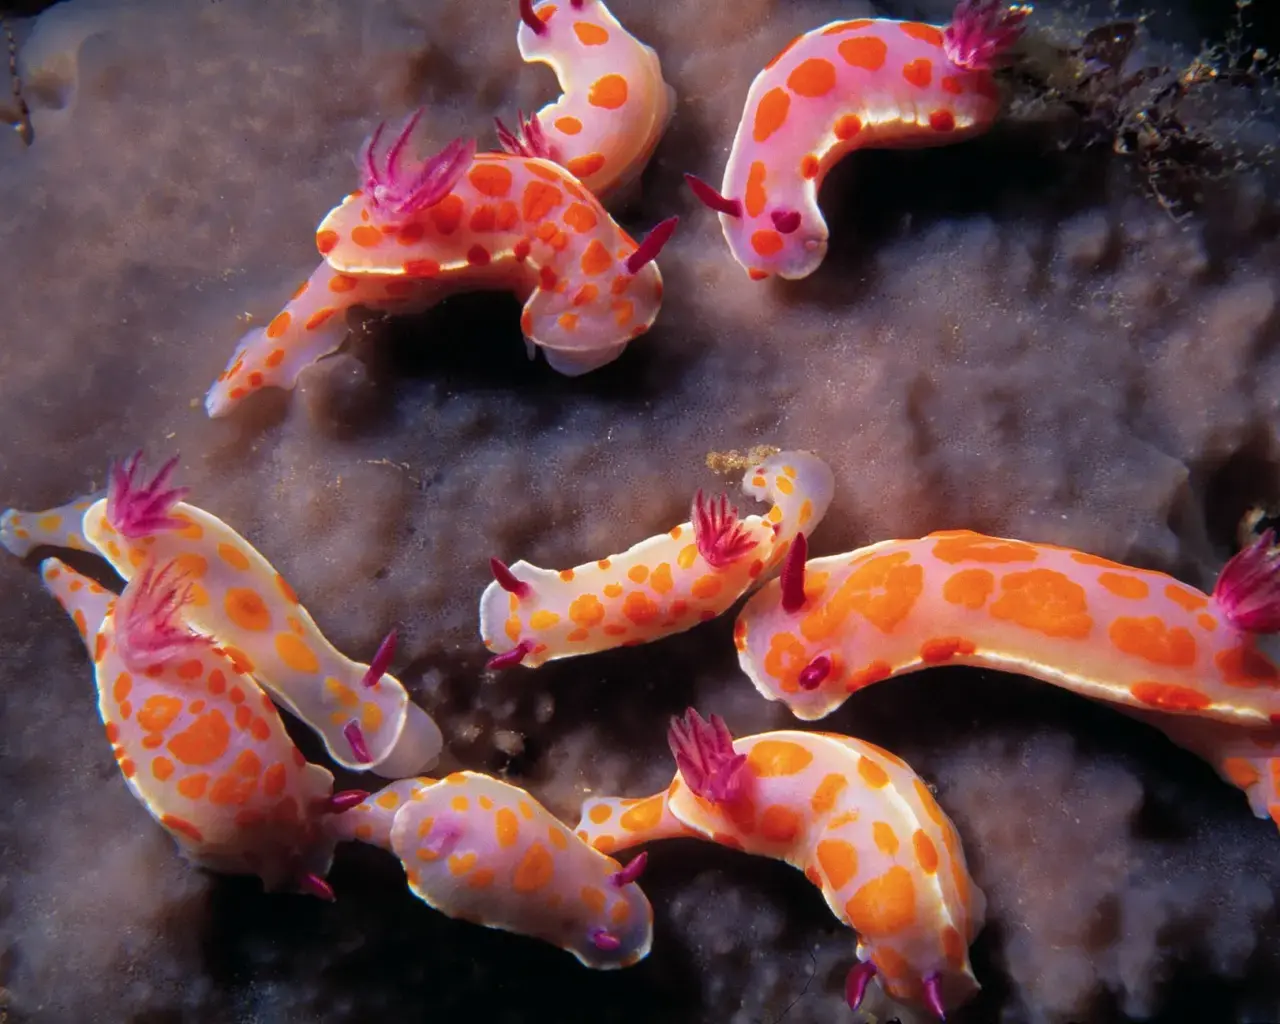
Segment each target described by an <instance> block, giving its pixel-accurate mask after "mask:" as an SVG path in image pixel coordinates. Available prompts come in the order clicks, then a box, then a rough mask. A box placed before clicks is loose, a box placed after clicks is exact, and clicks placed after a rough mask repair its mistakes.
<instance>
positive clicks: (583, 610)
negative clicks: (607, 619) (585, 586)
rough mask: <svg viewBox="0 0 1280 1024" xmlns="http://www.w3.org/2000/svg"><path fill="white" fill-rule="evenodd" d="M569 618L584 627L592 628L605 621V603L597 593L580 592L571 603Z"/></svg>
mask: <svg viewBox="0 0 1280 1024" xmlns="http://www.w3.org/2000/svg"><path fill="white" fill-rule="evenodd" d="M569 618H571V619H572V620H573V621H574V622H575V623H577V624H578V625H579V626H581V627H582V628H583V629H590V628H591V627H592V626H598V625H599V624H600V623H601V622H602V621H603V619H604V605H603V604H601V603H600V599H599V598H598V597H596V595H595V594H579V595H578V596H577V597H575V598H574V599H573V601H572V602H571V603H570V605H569Z"/></svg>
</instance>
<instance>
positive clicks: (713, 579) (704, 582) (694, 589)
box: [689, 573, 724, 601]
mask: <svg viewBox="0 0 1280 1024" xmlns="http://www.w3.org/2000/svg"><path fill="white" fill-rule="evenodd" d="M723 588H724V581H723V580H722V579H720V577H719V576H713V575H711V574H710V573H707V574H705V575H703V576H699V577H698V578H697V579H696V580H694V581H693V585H692V586H691V587H690V588H689V589H690V592H691V593H692V594H693V596H694V597H696V598H698V599H699V600H700V601H706V600H708V599H710V598H713V597H715V596H716V595H717V594H718V593H720V591H721V590H722V589H723Z"/></svg>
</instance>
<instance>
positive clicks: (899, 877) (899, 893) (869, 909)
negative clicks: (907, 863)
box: [845, 865, 916, 938]
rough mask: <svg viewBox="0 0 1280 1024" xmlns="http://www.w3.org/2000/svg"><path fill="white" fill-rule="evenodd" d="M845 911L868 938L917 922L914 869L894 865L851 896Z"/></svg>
mask: <svg viewBox="0 0 1280 1024" xmlns="http://www.w3.org/2000/svg"><path fill="white" fill-rule="evenodd" d="M845 913H846V914H847V915H848V917H849V923H850V924H851V925H852V926H853V928H854V929H855V930H856V931H858V932H861V933H862V935H863V936H865V937H866V938H881V937H884V936H889V935H896V934H897V933H898V932H901V931H904V930H905V929H907V928H910V927H911V926H912V925H914V924H915V922H916V887H915V883H914V882H913V881H912V880H911V872H909V871H908V870H907V869H906V868H904V867H902V866H901V865H894V866H893V867H891V868H889V870H888V871H886V872H885V873H884V874H883V875H881V876H880V877H878V878H873V879H871V881H869V882H867V883H866V884H865V885H863V886H862V887H861V888H859V889H858V891H857V892H855V893H854V894H853V896H851V897H850V898H849V901H848V902H847V903H846V904H845Z"/></svg>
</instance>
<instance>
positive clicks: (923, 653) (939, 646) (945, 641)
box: [920, 636, 977, 665]
mask: <svg viewBox="0 0 1280 1024" xmlns="http://www.w3.org/2000/svg"><path fill="white" fill-rule="evenodd" d="M976 649H977V648H975V647H974V644H973V641H972V640H966V639H965V638H964V637H961V636H941V637H937V638H935V639H933V640H926V641H925V642H924V643H922V644H921V645H920V658H921V659H922V660H923V661H924V662H925V664H927V665H937V664H939V663H941V662H944V661H950V660H951V659H952V658H954V657H955V656H956V655H957V654H972V653H973V652H974V651H975V650H976Z"/></svg>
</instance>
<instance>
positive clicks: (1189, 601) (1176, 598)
mask: <svg viewBox="0 0 1280 1024" xmlns="http://www.w3.org/2000/svg"><path fill="white" fill-rule="evenodd" d="M1164 596H1165V597H1167V598H1168V599H1169V600H1170V601H1172V602H1173V603H1174V604H1176V605H1178V606H1179V607H1180V608H1183V609H1184V610H1186V611H1189V612H1198V611H1199V610H1200V609H1201V608H1203V607H1204V606H1205V605H1207V604H1208V603H1209V599H1208V598H1207V597H1205V596H1204V595H1203V594H1201V593H1197V592H1196V591H1194V590H1189V589H1188V588H1186V587H1180V586H1178V585H1177V584H1176V583H1170V584H1169V585H1168V586H1166V587H1165V588H1164Z"/></svg>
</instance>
